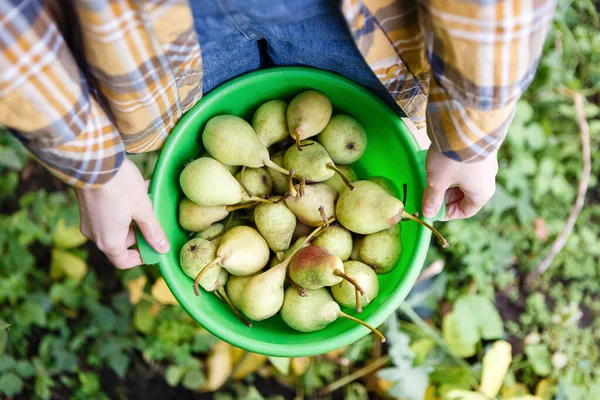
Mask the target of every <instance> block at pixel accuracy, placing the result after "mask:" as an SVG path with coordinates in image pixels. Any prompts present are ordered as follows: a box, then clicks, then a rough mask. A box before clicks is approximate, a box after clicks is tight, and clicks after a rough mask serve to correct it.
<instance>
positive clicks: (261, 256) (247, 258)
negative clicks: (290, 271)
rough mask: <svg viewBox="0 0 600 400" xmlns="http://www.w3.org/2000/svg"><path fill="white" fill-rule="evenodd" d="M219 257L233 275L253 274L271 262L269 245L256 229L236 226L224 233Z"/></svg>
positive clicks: (218, 251)
mask: <svg viewBox="0 0 600 400" xmlns="http://www.w3.org/2000/svg"><path fill="white" fill-rule="evenodd" d="M217 258H220V259H221V260H220V261H217V262H218V263H220V264H221V265H222V266H223V268H225V269H226V270H227V271H228V272H229V273H230V274H232V275H237V276H244V275H252V274H253V273H255V272H258V271H260V270H261V269H263V268H264V267H265V265H267V263H268V262H269V246H268V245H267V242H266V241H265V239H264V238H263V237H262V236H261V235H260V233H258V231H257V230H256V229H254V228H250V227H248V226H236V227H234V228H231V229H230V230H229V231H227V232H226V233H225V234H224V235H223V239H222V240H221V244H220V245H219V248H218V249H217Z"/></svg>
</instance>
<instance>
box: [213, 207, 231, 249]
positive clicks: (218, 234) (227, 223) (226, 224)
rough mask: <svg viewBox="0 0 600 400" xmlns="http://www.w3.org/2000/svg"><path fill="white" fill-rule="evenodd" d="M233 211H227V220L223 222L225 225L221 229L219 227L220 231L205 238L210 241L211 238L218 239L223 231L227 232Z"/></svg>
mask: <svg viewBox="0 0 600 400" xmlns="http://www.w3.org/2000/svg"><path fill="white" fill-rule="evenodd" d="M234 213H235V211H232V212H231V213H229V217H227V222H225V226H224V227H223V229H221V232H219V233H217V234H216V235H212V236H211V237H209V238H207V239H206V240H208V241H209V242H210V241H211V240H215V239H218V238H220V237H221V236H223V235H224V234H225V232H227V228H229V224H231V221H232V220H233V214H234Z"/></svg>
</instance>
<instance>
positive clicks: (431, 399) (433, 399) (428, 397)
mask: <svg viewBox="0 0 600 400" xmlns="http://www.w3.org/2000/svg"><path fill="white" fill-rule="evenodd" d="M423 400H438V397H437V396H436V395H435V386H434V385H429V386H428V387H427V391H426V392H425V396H424V397H423Z"/></svg>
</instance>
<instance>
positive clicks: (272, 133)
mask: <svg viewBox="0 0 600 400" xmlns="http://www.w3.org/2000/svg"><path fill="white" fill-rule="evenodd" d="M286 113H287V104H286V103H285V101H281V100H270V101H267V102H266V103H263V104H262V105H261V106H260V107H258V109H257V110H256V112H255V113H254V116H253V117H252V128H254V131H255V132H256V136H257V137H258V140H260V142H261V143H262V144H263V145H264V146H265V147H269V146H271V145H273V144H275V143H277V142H280V141H282V140H283V139H285V138H286V137H287V136H288V134H289V133H288V126H287V117H286Z"/></svg>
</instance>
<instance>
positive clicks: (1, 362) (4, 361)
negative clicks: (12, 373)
mask: <svg viewBox="0 0 600 400" xmlns="http://www.w3.org/2000/svg"><path fill="white" fill-rule="evenodd" d="M15 364H16V363H15V359H14V358H12V357H11V356H9V355H8V354H5V355H3V356H2V357H0V372H4V371H7V370H10V369H13V368H14V367H15Z"/></svg>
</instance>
